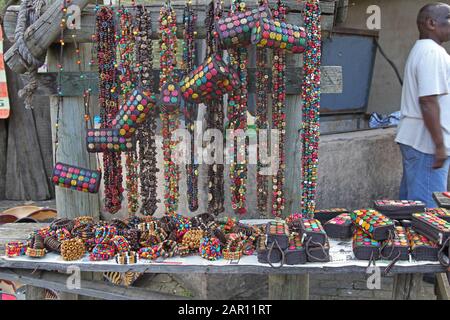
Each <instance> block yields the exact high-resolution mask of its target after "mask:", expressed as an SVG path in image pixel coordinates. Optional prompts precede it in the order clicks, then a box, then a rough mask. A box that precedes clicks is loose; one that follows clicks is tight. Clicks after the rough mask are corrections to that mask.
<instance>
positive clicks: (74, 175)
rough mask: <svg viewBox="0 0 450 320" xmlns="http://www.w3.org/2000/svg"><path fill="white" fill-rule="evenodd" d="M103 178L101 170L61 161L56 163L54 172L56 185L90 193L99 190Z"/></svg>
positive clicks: (53, 177)
mask: <svg viewBox="0 0 450 320" xmlns="http://www.w3.org/2000/svg"><path fill="white" fill-rule="evenodd" d="M101 178H102V172H101V171H100V170H90V169H84V168H80V167H75V166H72V165H69V164H65V163H61V162H58V163H56V164H55V167H54V168H53V174H52V181H53V183H54V184H55V186H58V187H62V188H68V189H72V190H77V191H82V192H89V193H97V192H98V189H99V187H100V181H101Z"/></svg>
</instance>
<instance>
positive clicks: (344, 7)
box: [336, 0, 349, 23]
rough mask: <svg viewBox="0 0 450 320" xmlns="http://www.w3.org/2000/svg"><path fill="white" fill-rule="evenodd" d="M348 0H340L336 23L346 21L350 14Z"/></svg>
mask: <svg viewBox="0 0 450 320" xmlns="http://www.w3.org/2000/svg"><path fill="white" fill-rule="evenodd" d="M348 2H349V1H348V0H338V3H337V10H336V23H344V22H345V21H346V20H347V15H348Z"/></svg>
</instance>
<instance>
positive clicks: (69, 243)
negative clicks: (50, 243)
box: [61, 238, 86, 261]
mask: <svg viewBox="0 0 450 320" xmlns="http://www.w3.org/2000/svg"><path fill="white" fill-rule="evenodd" d="M85 252H86V247H85V246H84V242H83V240H81V239H79V238H73V239H70V240H64V241H63V242H62V243H61V257H62V258H63V260H65V261H74V260H79V259H81V258H82V257H83V256H84V253H85Z"/></svg>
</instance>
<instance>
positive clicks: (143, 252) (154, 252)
mask: <svg viewBox="0 0 450 320" xmlns="http://www.w3.org/2000/svg"><path fill="white" fill-rule="evenodd" d="M159 255H160V250H159V246H152V247H147V248H141V249H139V258H141V259H148V260H156V259H157V258H158V257H159Z"/></svg>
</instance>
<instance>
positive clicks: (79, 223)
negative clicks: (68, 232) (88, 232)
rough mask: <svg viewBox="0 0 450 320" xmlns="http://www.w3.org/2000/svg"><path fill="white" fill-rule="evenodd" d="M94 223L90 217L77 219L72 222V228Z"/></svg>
mask: <svg viewBox="0 0 450 320" xmlns="http://www.w3.org/2000/svg"><path fill="white" fill-rule="evenodd" d="M94 222H95V221H94V218H93V217H90V216H82V217H77V218H75V220H74V223H75V225H74V228H75V227H79V226H82V225H85V224H93V223H94Z"/></svg>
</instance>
